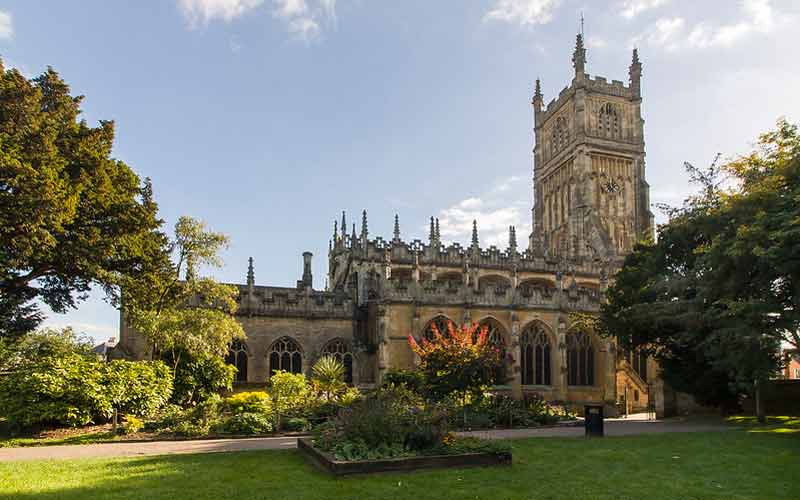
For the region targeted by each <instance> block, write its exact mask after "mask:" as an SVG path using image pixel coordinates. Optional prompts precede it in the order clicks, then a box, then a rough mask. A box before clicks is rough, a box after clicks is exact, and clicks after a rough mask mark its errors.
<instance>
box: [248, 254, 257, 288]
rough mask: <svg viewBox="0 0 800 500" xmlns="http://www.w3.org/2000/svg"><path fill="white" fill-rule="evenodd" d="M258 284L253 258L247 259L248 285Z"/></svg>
mask: <svg viewBox="0 0 800 500" xmlns="http://www.w3.org/2000/svg"><path fill="white" fill-rule="evenodd" d="M255 284H256V273H255V270H254V269H253V258H252V257H250V258H249V259H247V285H248V286H253V285H255Z"/></svg>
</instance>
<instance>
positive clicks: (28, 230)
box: [0, 63, 168, 420]
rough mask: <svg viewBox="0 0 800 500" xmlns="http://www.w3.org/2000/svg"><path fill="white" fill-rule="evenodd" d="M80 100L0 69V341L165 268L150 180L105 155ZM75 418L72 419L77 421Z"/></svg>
mask: <svg viewBox="0 0 800 500" xmlns="http://www.w3.org/2000/svg"><path fill="white" fill-rule="evenodd" d="M81 101H82V96H72V95H70V88H69V86H68V85H67V84H66V83H65V82H64V81H63V80H62V79H61V77H60V76H59V75H58V74H57V73H56V72H55V71H54V70H53V69H52V68H48V70H47V71H46V72H44V73H43V74H41V75H40V76H38V77H36V78H34V79H31V80H28V79H26V78H25V77H23V76H22V75H21V74H20V73H19V72H18V71H17V70H15V69H10V70H6V69H5V68H4V67H3V66H2V63H0V337H9V338H16V337H19V336H21V335H23V334H25V333H26V332H29V331H31V330H33V329H34V328H35V327H36V326H37V325H38V323H39V322H40V321H41V320H42V313H41V311H40V310H39V303H38V302H36V301H40V302H41V303H44V304H47V305H48V306H49V307H50V308H51V309H52V310H53V311H55V312H57V313H63V312H66V311H67V310H69V309H71V308H74V307H75V306H76V304H77V303H78V302H79V301H81V300H83V299H84V298H85V297H86V292H88V291H89V289H90V287H91V286H92V285H93V284H96V285H99V286H101V287H102V288H103V289H104V290H105V291H106V292H107V293H108V295H109V297H110V298H111V301H112V302H113V303H114V304H118V303H119V289H120V287H121V286H122V285H123V284H124V283H125V282H126V281H127V280H128V279H130V278H131V277H133V276H140V277H141V276H146V275H149V274H151V273H158V272H160V270H161V269H163V268H164V267H166V266H167V265H168V261H167V254H166V252H165V250H166V247H165V239H164V235H163V234H162V233H161V232H160V227H161V224H162V222H161V220H159V219H158V218H157V207H156V204H155V203H154V202H153V200H152V189H151V187H150V184H149V181H147V180H145V182H142V181H141V180H140V179H139V177H138V176H137V175H136V174H135V173H134V172H133V171H132V170H131V169H130V168H129V167H128V166H127V165H126V164H125V163H123V162H121V161H119V160H115V159H113V158H111V156H110V155H111V151H112V147H113V141H114V123H113V122H111V121H100V124H99V126H97V127H90V126H89V125H88V124H87V123H86V122H85V121H83V120H79V115H80V113H81V108H80V105H81ZM78 420H80V418H78Z"/></svg>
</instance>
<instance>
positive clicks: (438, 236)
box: [434, 217, 442, 245]
mask: <svg viewBox="0 0 800 500" xmlns="http://www.w3.org/2000/svg"><path fill="white" fill-rule="evenodd" d="M434 237H435V238H436V244H437V245H438V244H440V243H441V242H442V233H440V232H439V218H438V217H437V218H436V224H435V227H434Z"/></svg>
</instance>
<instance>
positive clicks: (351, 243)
mask: <svg viewBox="0 0 800 500" xmlns="http://www.w3.org/2000/svg"><path fill="white" fill-rule="evenodd" d="M356 241H358V237H357V236H356V224H355V222H354V223H353V234H352V235H351V236H350V246H351V247H352V248H355V247H356Z"/></svg>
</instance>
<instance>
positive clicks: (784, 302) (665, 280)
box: [601, 121, 800, 408]
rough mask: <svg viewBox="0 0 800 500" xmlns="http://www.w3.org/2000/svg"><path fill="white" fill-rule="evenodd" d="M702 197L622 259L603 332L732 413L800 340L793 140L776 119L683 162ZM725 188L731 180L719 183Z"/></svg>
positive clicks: (676, 383) (793, 131)
mask: <svg viewBox="0 0 800 500" xmlns="http://www.w3.org/2000/svg"><path fill="white" fill-rule="evenodd" d="M688 169H689V173H690V175H691V176H692V179H693V180H694V181H695V182H697V183H698V184H700V187H701V190H700V192H699V193H698V194H697V195H695V196H693V197H691V198H689V199H688V200H686V202H685V203H684V206H683V207H682V208H679V209H671V210H669V215H670V221H669V223H668V224H665V225H663V226H661V227H660V228H659V235H658V240H657V241H655V242H653V241H644V242H642V243H641V244H639V245H637V246H636V247H635V248H634V251H633V252H632V253H631V254H630V255H629V256H628V257H627V258H626V260H625V263H624V266H623V268H622V270H621V271H620V272H619V273H617V275H616V277H615V283H614V285H613V286H612V287H611V288H610V289H609V291H608V303H607V304H606V305H605V306H604V307H603V309H602V314H601V316H602V317H601V329H602V330H604V331H605V333H606V334H607V335H615V336H617V337H618V338H619V341H620V344H621V345H622V347H624V348H628V349H630V348H635V347H638V348H640V349H642V350H643V351H644V352H646V353H648V354H650V355H652V356H654V357H655V358H656V360H657V361H658V362H659V365H660V366H661V369H662V375H663V377H664V379H665V381H666V382H667V383H669V384H670V385H671V386H672V387H673V388H675V389H677V390H679V391H683V392H687V393H689V394H692V395H693V396H695V398H696V399H697V400H698V402H700V403H704V404H709V405H722V406H724V407H728V408H735V407H736V405H737V401H738V399H739V397H740V395H742V394H743V393H747V392H751V391H752V390H753V386H754V384H753V382H754V381H755V380H764V379H766V378H768V377H769V376H770V375H771V374H772V373H774V371H775V370H776V369H777V367H778V366H779V363H780V360H779V359H778V358H777V352H778V348H779V346H780V343H781V342H784V341H788V342H790V343H792V344H794V345H798V344H800V338H799V337H798V334H797V333H796V332H798V330H800V307H798V305H800V292H799V291H800V263H798V260H797V259H796V255H797V254H798V250H799V249H800V224H798V221H800V136H799V135H798V132H797V127H796V126H794V125H790V124H788V123H786V122H785V121H781V122H779V123H778V127H777V129H776V130H775V131H772V132H769V133H767V134H764V135H763V136H762V137H761V140H760V143H759V146H758V148H757V149H756V150H755V151H754V152H753V153H751V154H749V155H746V156H743V157H741V158H738V159H736V160H734V161H732V162H730V163H727V164H725V165H722V166H716V165H712V167H710V168H709V169H697V168H694V167H692V166H691V165H688ZM726 186H729V187H726Z"/></svg>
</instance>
